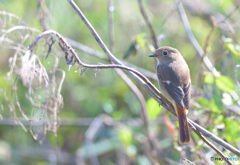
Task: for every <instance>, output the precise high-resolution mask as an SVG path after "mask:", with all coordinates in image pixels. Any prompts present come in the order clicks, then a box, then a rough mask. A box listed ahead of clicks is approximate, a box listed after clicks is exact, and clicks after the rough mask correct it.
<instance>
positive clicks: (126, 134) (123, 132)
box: [118, 128, 132, 146]
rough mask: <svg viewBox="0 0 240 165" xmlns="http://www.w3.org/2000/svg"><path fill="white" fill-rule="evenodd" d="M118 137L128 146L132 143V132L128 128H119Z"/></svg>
mask: <svg viewBox="0 0 240 165" xmlns="http://www.w3.org/2000/svg"><path fill="white" fill-rule="evenodd" d="M118 137H119V139H120V140H121V141H122V142H123V144H124V145H125V146H129V145H130V144H131V143H132V132H131V130H130V129H127V128H124V129H120V130H119V131H118Z"/></svg>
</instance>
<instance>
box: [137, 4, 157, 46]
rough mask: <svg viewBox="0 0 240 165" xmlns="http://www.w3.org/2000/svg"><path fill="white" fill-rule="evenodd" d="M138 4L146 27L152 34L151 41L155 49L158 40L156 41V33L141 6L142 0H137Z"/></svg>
mask: <svg viewBox="0 0 240 165" xmlns="http://www.w3.org/2000/svg"><path fill="white" fill-rule="evenodd" d="M138 4H139V7H140V11H141V14H142V16H143V18H144V21H145V22H146V24H147V26H148V28H149V29H150V31H151V35H152V42H153V45H154V48H155V49H157V48H158V41H157V36H156V33H155V31H154V29H153V27H152V24H151V22H150V21H149V18H148V16H147V13H146V11H145V9H144V7H143V3H142V0H138Z"/></svg>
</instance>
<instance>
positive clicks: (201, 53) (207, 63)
mask: <svg viewBox="0 0 240 165" xmlns="http://www.w3.org/2000/svg"><path fill="white" fill-rule="evenodd" d="M176 5H177V7H178V12H179V15H180V17H181V19H182V22H183V25H184V28H185V30H186V33H187V36H188V38H189V40H190V42H191V43H192V45H193V47H194V48H195V50H196V51H197V53H198V55H199V56H200V57H201V58H202V60H203V62H204V64H205V66H206V67H207V68H208V70H209V71H210V72H212V74H213V75H214V76H215V77H219V76H220V74H219V73H218V71H217V70H216V69H215V67H214V66H213V64H212V63H211V61H210V60H209V58H208V57H207V56H204V51H203V49H202V48H201V46H200V45H199V43H198V42H197V40H196V38H195V36H194V35H193V33H192V30H191V27H190V24H189V21H188V18H187V15H186V13H185V10H184V8H183V5H182V3H181V1H180V0H176Z"/></svg>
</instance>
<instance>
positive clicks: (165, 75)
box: [149, 46, 191, 144]
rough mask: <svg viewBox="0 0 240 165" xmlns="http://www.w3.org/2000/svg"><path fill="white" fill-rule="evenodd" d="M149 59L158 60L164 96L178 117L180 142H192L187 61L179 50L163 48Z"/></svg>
mask: <svg viewBox="0 0 240 165" xmlns="http://www.w3.org/2000/svg"><path fill="white" fill-rule="evenodd" d="M149 57H156V58H157V61H158V63H157V76H158V82H159V87H160V90H161V92H162V94H163V95H164V96H165V97H166V98H167V99H168V100H169V101H170V102H171V103H172V104H173V106H174V108H175V112H176V114H177V116H178V123H179V135H180V142H181V143H182V144H184V143H188V142H189V141H190V134H189V128H188V122H187V111H188V109H189V101H190V87H191V79H190V73H189V68H188V65H187V63H186V61H185V60H184V59H183V57H182V55H181V54H180V52H179V51H178V50H177V49H174V48H172V47H168V46H163V47H160V48H158V49H157V50H156V52H155V53H154V54H152V55H150V56H149Z"/></svg>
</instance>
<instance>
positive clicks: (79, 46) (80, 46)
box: [65, 38, 157, 80]
mask: <svg viewBox="0 0 240 165" xmlns="http://www.w3.org/2000/svg"><path fill="white" fill-rule="evenodd" d="M65 39H66V40H67V42H68V43H69V44H70V45H71V46H72V47H74V48H77V49H79V50H81V51H83V52H85V53H87V54H90V55H92V56H95V57H98V58H100V59H102V60H104V61H107V62H110V60H109V59H108V58H106V57H104V55H103V54H102V53H101V52H99V51H97V50H94V49H93V48H90V47H88V46H86V45H83V44H81V43H78V42H76V41H74V40H72V39H69V38H65ZM120 62H121V63H122V64H124V65H126V66H128V67H131V68H134V69H136V70H138V71H139V72H141V73H143V74H144V75H145V76H146V77H148V78H151V79H154V80H157V75H156V74H155V73H153V72H151V71H149V70H146V69H143V68H141V67H139V66H136V65H133V64H131V63H128V62H125V61H120Z"/></svg>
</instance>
